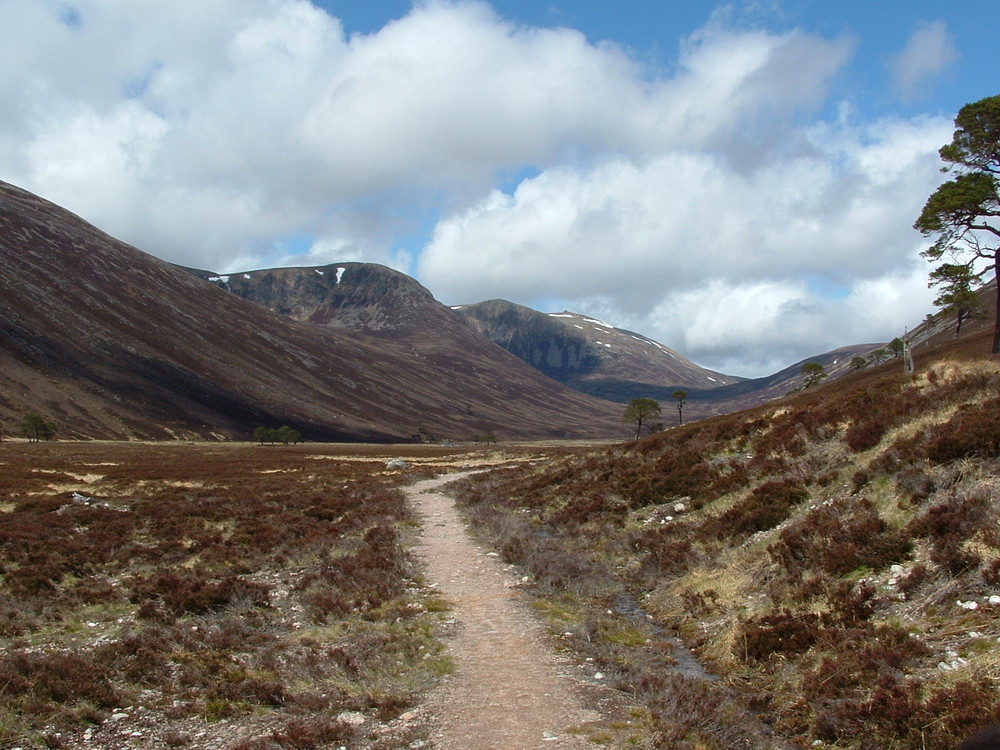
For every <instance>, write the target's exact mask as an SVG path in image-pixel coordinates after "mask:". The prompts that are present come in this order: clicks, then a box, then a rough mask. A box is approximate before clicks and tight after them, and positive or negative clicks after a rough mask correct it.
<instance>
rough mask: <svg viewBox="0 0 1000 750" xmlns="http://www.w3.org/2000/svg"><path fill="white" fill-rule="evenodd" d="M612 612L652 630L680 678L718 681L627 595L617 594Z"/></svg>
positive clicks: (681, 643)
mask: <svg viewBox="0 0 1000 750" xmlns="http://www.w3.org/2000/svg"><path fill="white" fill-rule="evenodd" d="M612 611H613V612H615V613H616V614H619V615H622V616H624V617H625V618H626V619H627V620H630V621H632V622H635V623H642V625H643V627H644V628H648V629H650V630H652V633H653V637H654V638H656V639H657V641H658V642H659V644H660V645H662V646H665V647H666V648H667V649H669V650H670V655H671V656H672V657H673V659H674V662H676V667H675V669H676V671H677V672H678V673H679V674H681V675H682V676H684V677H691V678H693V679H696V680H705V681H706V682H715V681H717V680H718V679H719V678H718V676H716V675H714V674H712V673H711V672H709V671H708V670H707V669H705V666H704V665H703V664H702V663H701V660H700V659H699V658H698V657H697V656H696V655H695V654H694V652H693V651H691V649H689V648H688V647H687V646H685V645H684V641H682V640H681V639H680V638H678V637H677V636H673V635H668V634H667V633H666V631H665V630H664V629H663V628H662V627H661V626H660V625H658V624H657V623H656V621H655V619H654V618H653V616H652V615H650V614H649V613H648V612H646V610H644V609H643V608H642V606H641V605H640V604H639V603H638V602H637V601H636V600H635V599H633V598H632V597H631V596H630V595H629V594H619V596H618V599H617V601H616V602H615V606H614V609H613V610H612Z"/></svg>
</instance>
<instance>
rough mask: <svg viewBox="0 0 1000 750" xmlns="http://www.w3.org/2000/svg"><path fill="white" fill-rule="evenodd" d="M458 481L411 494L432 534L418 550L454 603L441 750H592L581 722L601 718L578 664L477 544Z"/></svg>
mask: <svg viewBox="0 0 1000 750" xmlns="http://www.w3.org/2000/svg"><path fill="white" fill-rule="evenodd" d="M454 478H455V477H454V475H452V476H444V477H439V478H436V479H430V480H425V481H422V482H418V483H417V484H414V485H413V486H412V487H410V488H409V490H408V494H409V498H410V502H411V503H412V506H413V508H414V509H415V510H416V511H417V513H418V514H419V516H420V518H421V522H422V525H423V529H424V533H423V535H422V539H421V543H420V544H419V546H418V548H417V554H418V555H419V557H420V559H421V560H422V561H423V563H424V564H425V566H426V575H427V579H428V582H429V583H431V584H433V585H435V586H436V587H437V590H438V591H440V592H441V594H442V595H443V596H444V597H445V598H446V599H447V600H448V602H449V603H450V604H451V606H452V609H451V617H452V618H454V620H455V622H456V627H457V633H456V635H455V636H454V637H453V638H452V639H451V641H450V644H449V646H450V652H451V656H452V658H453V660H454V662H455V673H454V674H452V675H450V676H449V677H448V678H447V679H446V680H445V682H444V685H443V686H442V687H441V688H439V689H438V690H437V691H436V692H435V693H434V694H433V695H432V696H431V698H430V701H429V705H428V709H429V711H430V712H431V714H432V717H433V724H434V726H435V727H436V730H435V735H436V736H434V737H433V743H434V747H435V748H439V749H440V750H530V749H531V748H586V747H593V745H592V744H590V743H589V742H587V741H586V740H585V739H584V735H583V734H580V730H581V727H582V725H584V724H586V723H587V722H596V721H598V720H600V718H601V717H600V715H599V714H597V713H596V712H594V711H590V710H587V709H586V708H585V707H584V706H583V704H582V701H581V699H580V697H579V695H578V693H577V692H576V691H575V689H574V684H576V682H577V679H575V678H574V677H572V676H571V673H572V672H573V671H574V670H575V666H574V665H573V664H571V663H569V662H568V661H566V660H563V659H561V658H560V657H559V655H557V654H556V653H555V652H554V651H553V650H552V649H551V647H550V646H549V645H548V644H547V643H546V637H545V633H544V631H543V629H542V626H541V624H540V623H539V622H538V621H537V620H536V619H535V617H534V616H533V614H532V613H531V611H530V609H529V608H528V605H527V602H526V600H525V598H524V596H523V594H521V592H519V591H518V590H517V588H516V585H517V580H516V579H515V578H514V576H513V575H512V574H511V572H510V571H509V570H508V569H507V566H506V565H504V564H503V563H502V562H501V561H500V559H499V558H498V557H497V556H496V555H495V553H489V552H487V551H486V550H484V549H483V548H481V547H480V546H479V545H478V544H477V543H476V542H474V541H473V540H472V539H471V538H470V537H469V535H468V533H467V532H466V528H465V524H464V522H463V521H462V518H461V517H460V516H459V514H458V512H457V511H456V509H455V506H454V502H453V501H452V499H451V498H450V497H448V496H447V495H445V494H443V493H441V492H439V491H438V488H439V487H440V486H441V485H442V484H444V483H446V482H448V481H450V480H453V479H454Z"/></svg>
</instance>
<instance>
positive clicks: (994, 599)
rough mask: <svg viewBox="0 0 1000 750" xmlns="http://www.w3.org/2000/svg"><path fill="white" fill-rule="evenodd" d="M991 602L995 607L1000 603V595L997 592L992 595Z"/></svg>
mask: <svg viewBox="0 0 1000 750" xmlns="http://www.w3.org/2000/svg"><path fill="white" fill-rule="evenodd" d="M990 604H992V605H993V606H994V607H996V606H998V605H1000V596H997V595H996V594H994V595H993V596H991V597H990Z"/></svg>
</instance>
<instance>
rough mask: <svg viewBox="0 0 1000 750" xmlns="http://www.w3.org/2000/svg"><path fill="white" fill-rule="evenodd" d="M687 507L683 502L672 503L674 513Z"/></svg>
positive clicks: (680, 511)
mask: <svg viewBox="0 0 1000 750" xmlns="http://www.w3.org/2000/svg"><path fill="white" fill-rule="evenodd" d="M687 509H688V508H687V506H686V505H685V504H684V503H674V513H683V512H684V511H686V510H687Z"/></svg>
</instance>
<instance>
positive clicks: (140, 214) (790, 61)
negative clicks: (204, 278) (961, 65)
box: [0, 0, 953, 374]
mask: <svg viewBox="0 0 1000 750" xmlns="http://www.w3.org/2000/svg"><path fill="white" fill-rule="evenodd" d="M853 48H854V42H853V41H852V40H850V39H847V38H832V39H831V38H825V37H821V36H817V35H813V34H808V33H805V32H802V31H788V32H782V33H776V32H769V31H765V30H761V29H760V28H747V27H745V26H740V25H738V24H733V23H732V22H731V21H730V22H727V21H726V20H725V18H724V16H723V15H717V16H716V17H713V18H712V19H711V20H710V21H709V22H708V23H707V24H706V26H705V27H704V28H702V29H700V30H698V31H697V32H696V33H694V34H692V35H691V36H690V37H689V38H687V39H685V40H683V41H682V42H681V44H680V46H679V49H678V51H677V57H676V67H675V69H674V70H672V71H671V72H670V73H669V74H668V73H666V72H665V71H664V70H662V69H651V68H648V67H646V66H645V65H643V64H642V63H641V62H640V61H639V60H638V59H637V58H636V57H635V55H634V54H633V53H632V52H631V51H630V50H628V49H626V48H624V47H622V46H619V45H616V44H613V43H601V44H592V43H590V42H588V41H587V38H586V37H585V36H584V35H583V34H582V33H580V32H578V31H575V30H572V29H566V28H538V27H530V26H524V25H520V24H517V23H514V22H512V21H510V20H507V19H504V18H502V17H500V16H499V15H498V14H497V13H496V12H495V10H494V9H493V8H492V7H491V6H490V5H489V4H487V3H485V2H476V1H469V2H444V1H443V0H442V1H438V0H429V1H428V2H422V3H418V4H416V5H415V6H414V7H413V9H412V10H411V11H410V12H409V13H408V14H406V15H405V16H403V17H402V18H400V19H398V20H396V21H393V22H391V23H389V24H387V25H386V26H385V27H384V28H382V29H380V30H378V31H376V32H374V33H371V34H354V35H350V36H349V35H347V34H346V33H345V30H344V28H343V26H342V24H341V23H340V21H338V20H337V19H336V18H334V17H332V16H330V15H329V14H327V13H325V12H324V11H322V10H320V9H318V8H317V7H315V6H314V5H312V4H311V3H309V2H307V1H306V0H175V2H171V3H136V2H134V0H76V2H74V3H73V5H72V6H69V5H67V4H66V3H65V2H63V0H4V2H2V3H0V98H2V100H3V101H4V107H3V108H0V166H2V169H3V173H2V175H0V177H2V178H3V179H6V180H9V181H12V182H15V183H17V184H20V185H22V186H24V187H26V188H28V189H31V190H34V191H35V192H37V193H39V194H41V195H43V196H44V197H46V198H49V199H52V200H54V201H56V202H57V203H60V204H62V205H64V206H66V207H68V208H70V209H71V210H74V211H76V212H78V213H80V214H82V215H83V216H85V217H86V218H87V219H89V220H91V221H93V222H94V223H96V224H97V225H99V226H100V227H101V228H102V229H105V230H107V231H109V232H111V233H112V234H114V235H116V236H119V237H121V238H122V239H125V240H127V241H129V242H132V243H133V244H135V245H137V246H139V247H141V248H143V249H145V250H148V251H150V252H153V253H154V254H156V255H158V256H160V257H163V258H166V259H168V260H171V261H174V262H179V263H183V264H186V265H193V266H199V267H203V268H210V269H213V270H218V271H235V270H239V269H245V268H248V267H262V266H267V265H280V264H286V263H321V262H333V261H337V260H349V259H357V260H369V261H376V262H384V263H390V264H393V265H396V266H397V267H402V268H403V269H404V270H414V269H415V271H416V273H417V275H418V276H419V278H420V279H421V281H423V282H424V283H425V284H426V285H428V286H429V287H430V288H431V289H432V291H433V292H434V293H435V294H436V295H437V296H438V297H439V298H441V299H443V300H444V301H446V302H470V301H476V300H478V299H485V298H488V297H507V298H510V299H513V300H514V301H519V302H524V303H529V304H530V303H532V302H534V301H535V300H539V299H546V300H560V301H565V302H566V306H568V307H575V309H578V310H579V311H581V312H588V313H591V314H598V315H600V316H601V317H604V318H606V319H608V320H610V321H611V322H614V323H617V324H619V325H624V326H626V327H630V328H632V329H633V330H638V331H642V332H643V333H646V334H648V335H653V336H656V337H659V338H660V339H661V340H663V341H664V342H665V343H667V344H669V345H671V346H674V347H675V348H681V349H682V350H683V351H685V352H686V353H687V354H689V356H693V357H695V358H697V357H704V358H705V363H706V364H710V365H713V366H718V367H720V369H722V365H723V364H725V365H726V366H729V365H730V364H732V366H733V368H734V370H736V371H740V372H741V373H742V374H747V371H746V368H747V367H751V368H755V367H765V366H769V365H768V364H767V363H769V362H773V361H777V360H778V359H781V358H784V357H787V356H792V354H793V352H798V351H800V350H801V349H802V348H805V347H812V348H811V349H809V350H808V351H803V353H802V356H805V355H806V354H810V353H815V350H816V344H817V343H819V341H820V340H821V339H823V337H822V336H817V334H816V326H828V328H827V329H825V330H828V331H829V330H833V331H837V332H838V334H841V335H843V336H844V337H847V336H848V334H850V336H855V335H856V336H857V337H860V338H862V339H870V338H872V337H873V335H874V334H875V333H880V332H882V331H883V330H887V328H888V327H889V324H890V321H889V318H893V321H892V326H896V327H897V328H898V325H899V323H898V322H896V321H895V317H896V314H895V312H894V313H893V314H892V315H890V314H889V313H888V312H887V313H886V316H885V317H886V320H885V321H882V320H881V319H880V318H879V313H878V311H875V312H872V311H868V312H867V313H864V314H862V313H861V312H859V311H861V310H863V309H864V304H865V303H864V301H865V300H868V301H869V302H870V301H871V300H872V299H874V295H873V294H872V293H871V292H870V291H866V290H878V291H879V293H882V291H883V290H884V289H897V288H900V285H903V286H906V285H908V286H907V289H908V294H907V295H903V296H902V297H901V298H900V300H899V304H900V305H902V306H903V307H904V308H905V309H906V311H907V312H908V311H909V307H906V305H907V304H908V301H912V300H918V299H921V298H920V294H922V293H923V292H920V291H916V290H917V287H918V286H919V287H920V288H921V289H923V287H924V285H923V282H922V281H921V282H920V283H919V284H918V283H917V281H916V280H915V279H916V278H917V275H918V274H915V273H914V272H913V271H912V266H913V260H912V259H913V257H914V256H915V255H916V249H915V240H914V233H913V231H912V230H911V228H910V224H911V222H912V220H913V217H914V216H915V214H916V212H917V211H918V210H919V207H920V205H922V201H923V199H924V198H925V197H926V195H927V194H928V193H929V192H930V190H932V189H933V187H934V185H935V184H936V181H937V180H939V175H938V173H937V156H936V149H937V147H938V146H939V145H940V144H941V143H943V142H945V141H946V140H947V138H948V136H949V135H950V123H946V122H942V121H939V120H934V119H915V120H885V121H882V122H878V123H875V124H870V125H864V124H861V123H859V122H858V121H857V118H856V117H854V116H853V114H852V113H851V111H850V110H849V109H848V108H843V109H842V111H841V114H840V116H839V117H836V118H833V119H829V118H827V119H823V118H821V116H820V114H819V113H820V112H822V111H825V109H826V108H827V107H828V106H829V104H830V102H829V95H830V94H829V92H830V89H831V86H832V84H833V82H834V81H835V80H836V78H837V76H838V75H839V74H840V72H841V71H842V69H843V68H844V66H845V65H846V64H847V63H848V61H849V60H850V59H851V55H852V54H853ZM949 49H951V47H950V41H949V38H948V35H947V30H946V29H945V28H944V27H943V25H940V24H930V25H928V26H927V27H922V28H921V29H918V30H917V32H916V33H915V34H914V37H913V40H912V41H911V44H910V45H909V46H908V47H907V50H906V51H904V52H903V53H902V54H901V55H900V56H899V58H898V59H897V61H896V62H895V63H894V68H893V70H894V71H895V72H896V78H897V80H898V81H899V82H900V86H901V90H906V91H916V90H917V89H918V88H919V85H920V84H921V82H922V81H924V80H926V78H927V77H928V76H929V75H931V74H932V73H934V72H936V71H939V70H941V69H942V68H943V67H944V66H945V65H946V64H947V62H948V50H949ZM952 53H953V50H952ZM525 174H527V175H530V176H527V177H522V178H521V179H516V180H514V179H513V176H515V175H525ZM512 180H513V183H514V184H513V186H512V187H510V188H508V189H505V190H501V189H499V188H497V187H496V185H498V184H506V183H507V182H508V181H512ZM439 215H440V216H441V218H440V220H437V219H436V218H434V217H437V216H439ZM435 224H436V226H435ZM431 228H432V229H431ZM421 232H424V233H425V236H430V238H431V239H430V241H429V243H428V244H427V246H426V247H422V246H421V245H422V242H411V243H409V244H406V243H405V242H403V240H401V238H407V237H408V238H413V237H417V236H420V235H421ZM817 290H820V292H819V293H818V292H817ZM829 290H835V291H834V292H830V291H829ZM866 295H867V296H866ZM887 299H893V300H894V301H893V304H894V305H896V301H895V298H893V297H892V296H891V295H889V296H888V297H887ZM912 306H913V305H910V307H912ZM898 309H899V305H896V306H895V307H894V308H893V310H898ZM925 311H926V306H924V307H923V308H921V310H920V311H919V312H920V315H918V316H917V317H921V316H922V314H923V312H925ZM734 316H735V317H734ZM843 321H854V322H851V323H850V325H847V324H846V323H844V322H843ZM883 323H884V324H883ZM852 326H853V327H852ZM880 326H881V327H880ZM891 330H895V328H892V329H891ZM828 338H829V337H828ZM823 340H824V341H826V340H825V339H823ZM827 343H830V344H837V343H844V341H843V340H837V341H833V340H830V341H828V342H827ZM824 345H825V344H824ZM765 350H766V353H764V354H758V353H759V352H765ZM751 362H752V363H754V364H750V363H751ZM739 363H743V366H742V367H737V365H738V364H739Z"/></svg>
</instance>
